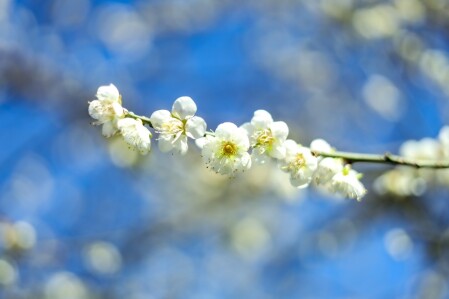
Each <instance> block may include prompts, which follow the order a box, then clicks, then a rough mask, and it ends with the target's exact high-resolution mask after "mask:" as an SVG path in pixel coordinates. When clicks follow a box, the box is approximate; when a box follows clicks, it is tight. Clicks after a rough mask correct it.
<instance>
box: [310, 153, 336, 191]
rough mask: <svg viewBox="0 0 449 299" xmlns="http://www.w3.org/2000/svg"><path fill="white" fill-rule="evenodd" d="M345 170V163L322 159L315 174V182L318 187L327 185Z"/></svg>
mask: <svg viewBox="0 0 449 299" xmlns="http://www.w3.org/2000/svg"><path fill="white" fill-rule="evenodd" d="M342 170H343V161H342V160H341V159H336V158H329V157H326V158H322V159H320V160H319V162H318V168H317V170H316V171H315V173H314V174H313V180H314V182H315V184H317V185H327V184H328V183H329V182H331V180H332V178H333V177H334V175H336V174H337V173H339V172H341V171H342Z"/></svg>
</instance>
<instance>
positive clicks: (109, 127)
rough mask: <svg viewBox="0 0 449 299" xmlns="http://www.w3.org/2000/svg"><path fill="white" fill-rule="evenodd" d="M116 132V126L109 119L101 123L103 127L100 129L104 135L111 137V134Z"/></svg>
mask: <svg viewBox="0 0 449 299" xmlns="http://www.w3.org/2000/svg"><path fill="white" fill-rule="evenodd" d="M115 132H117V128H116V127H115V126H114V124H113V123H112V122H110V121H108V122H106V123H104V124H103V128H102V130H101V133H102V134H103V136H104V137H111V136H112V135H114V134H115Z"/></svg>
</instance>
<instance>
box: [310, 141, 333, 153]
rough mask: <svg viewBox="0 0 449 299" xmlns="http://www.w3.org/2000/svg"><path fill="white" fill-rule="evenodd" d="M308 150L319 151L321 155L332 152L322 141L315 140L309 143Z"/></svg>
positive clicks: (325, 142) (327, 144)
mask: <svg viewBox="0 0 449 299" xmlns="http://www.w3.org/2000/svg"><path fill="white" fill-rule="evenodd" d="M310 149H311V150H312V151H319V152H323V153H330V152H332V147H331V146H330V145H329V143H327V141H326V140H324V139H315V140H313V141H312V142H311V143H310Z"/></svg>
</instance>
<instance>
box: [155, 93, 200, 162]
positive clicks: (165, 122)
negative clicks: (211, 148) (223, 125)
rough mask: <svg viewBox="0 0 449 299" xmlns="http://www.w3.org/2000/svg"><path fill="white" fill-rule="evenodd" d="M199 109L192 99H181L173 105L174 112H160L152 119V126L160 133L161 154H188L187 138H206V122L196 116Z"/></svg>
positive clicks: (156, 112)
mask: <svg viewBox="0 0 449 299" xmlns="http://www.w3.org/2000/svg"><path fill="white" fill-rule="evenodd" d="M196 110H197V107H196V104H195V102H194V101H193V100H192V99H191V98H190V97H180V98H178V99H176V101H175V102H174V103H173V107H172V111H171V112H170V111H168V110H158V111H155V112H153V114H152V115H151V117H150V120H151V124H152V125H153V127H154V129H155V130H156V132H157V133H159V138H158V146H159V149H160V150H161V152H169V151H171V150H176V151H177V152H179V153H180V154H182V155H184V154H185V153H186V152H187V149H188V144H187V137H189V138H192V139H197V138H200V137H203V136H204V133H205V132H206V122H205V121H204V119H202V118H201V117H198V116H195V113H196Z"/></svg>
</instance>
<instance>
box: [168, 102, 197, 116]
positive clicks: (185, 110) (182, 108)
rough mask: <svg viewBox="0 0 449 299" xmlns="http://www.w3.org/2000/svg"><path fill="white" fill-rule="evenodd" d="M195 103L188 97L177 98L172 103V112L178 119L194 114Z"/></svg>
mask: <svg viewBox="0 0 449 299" xmlns="http://www.w3.org/2000/svg"><path fill="white" fill-rule="evenodd" d="M196 109H197V108H196V104H195V102H194V101H193V100H192V98H190V97H180V98H177V99H176V101H175V102H174V103H173V107H172V114H173V116H174V117H177V118H179V119H187V118H190V117H192V116H194V115H195V113H196Z"/></svg>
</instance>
